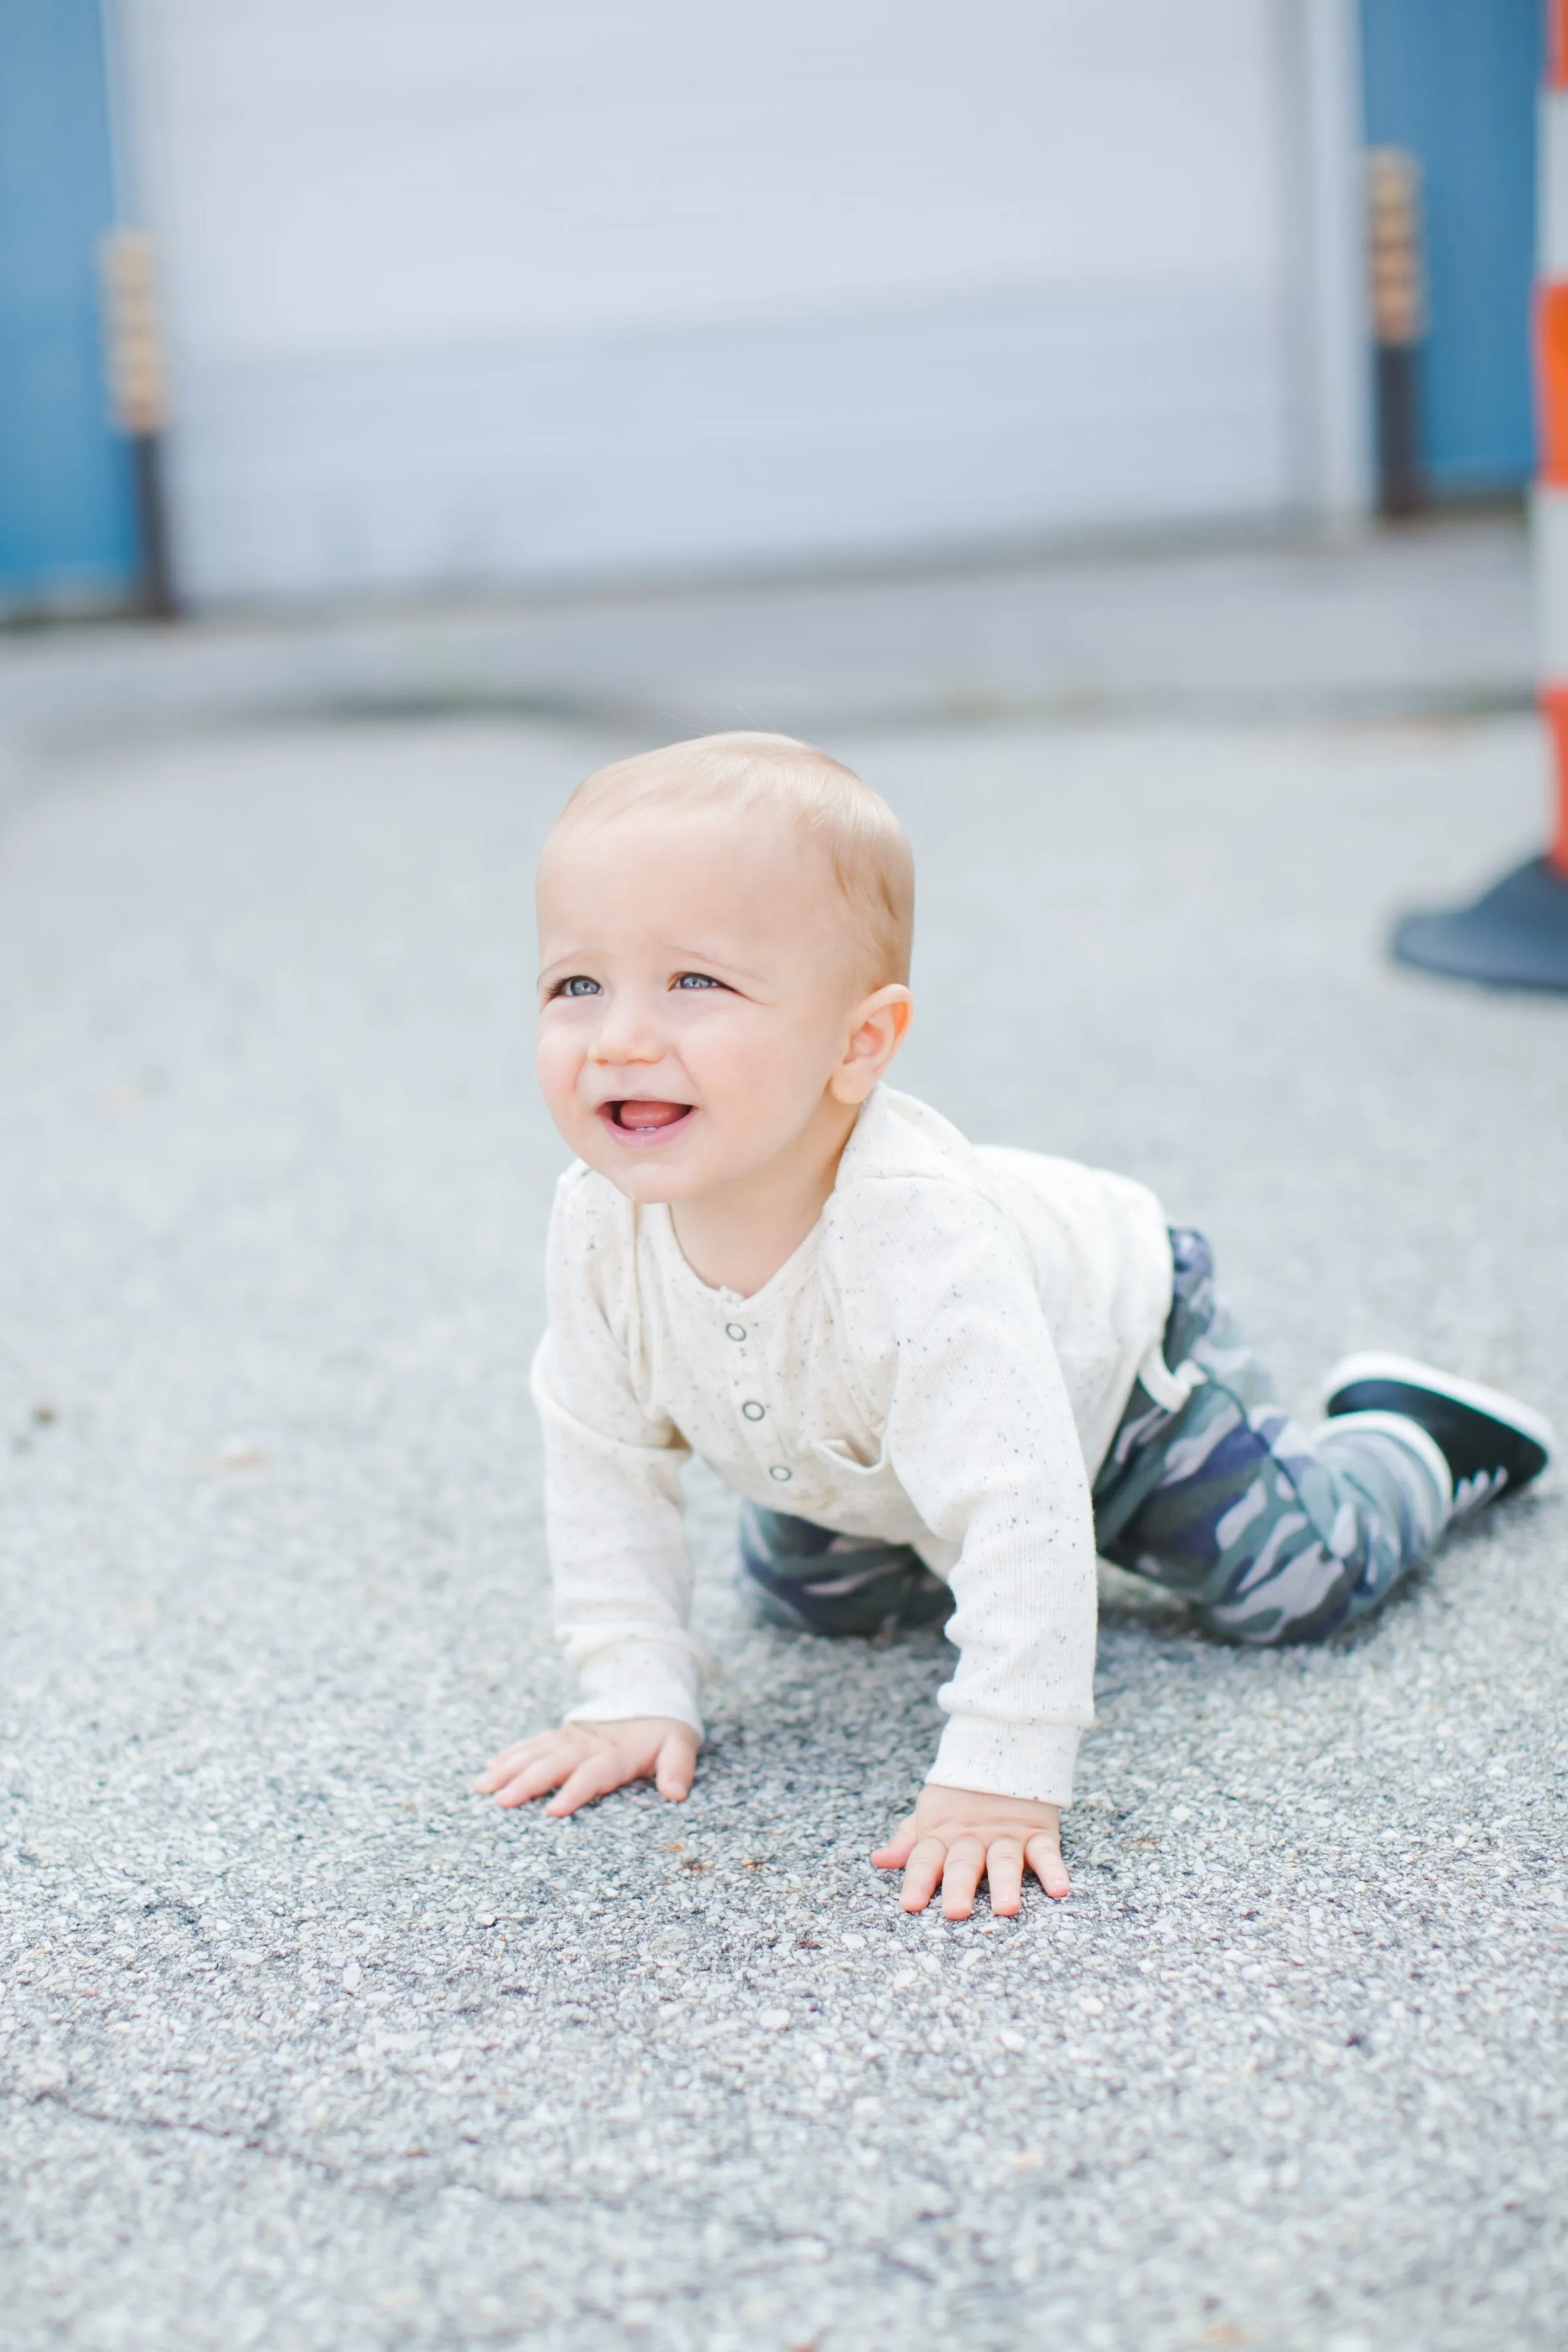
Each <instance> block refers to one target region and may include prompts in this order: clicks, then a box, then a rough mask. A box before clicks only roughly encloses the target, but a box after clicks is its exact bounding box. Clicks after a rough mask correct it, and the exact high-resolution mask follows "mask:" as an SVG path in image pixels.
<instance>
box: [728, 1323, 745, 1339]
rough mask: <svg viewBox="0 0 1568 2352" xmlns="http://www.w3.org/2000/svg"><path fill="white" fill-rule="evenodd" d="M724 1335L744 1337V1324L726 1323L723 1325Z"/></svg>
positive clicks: (735, 1337)
mask: <svg viewBox="0 0 1568 2352" xmlns="http://www.w3.org/2000/svg"><path fill="white" fill-rule="evenodd" d="M724 1336H725V1338H726V1339H745V1337H746V1326H745V1324H744V1323H727V1324H726V1325H725V1327H724Z"/></svg>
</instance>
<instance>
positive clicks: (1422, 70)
mask: <svg viewBox="0 0 1568 2352" xmlns="http://www.w3.org/2000/svg"><path fill="white" fill-rule="evenodd" d="M1361 23H1362V55H1363V66H1364V78H1365V80H1364V101H1365V120H1366V137H1367V142H1368V144H1369V145H1371V146H1375V147H1382V146H1388V147H1404V148H1406V149H1408V150H1409V151H1410V152H1412V153H1414V154H1415V155H1416V157H1417V158H1418V159H1419V161H1420V164H1421V171H1422V183H1423V188H1422V195H1423V213H1424V217H1425V225H1426V238H1427V288H1428V308H1429V320H1430V325H1429V331H1428V335H1427V343H1426V346H1425V350H1424V352H1423V354H1422V362H1421V404H1422V411H1423V427H1424V430H1423V441H1424V445H1425V446H1424V450H1423V456H1424V458H1425V467H1426V473H1427V480H1428V482H1429V483H1430V485H1431V487H1432V488H1433V489H1434V490H1435V491H1436V492H1437V494H1438V495H1439V496H1442V495H1445V494H1446V495H1448V496H1449V497H1464V496H1473V495H1476V494H1479V493H1485V492H1487V491H1495V490H1507V489H1513V488H1518V487H1520V486H1521V484H1523V483H1524V482H1526V481H1528V480H1529V478H1530V476H1531V472H1532V471H1533V466H1534V447H1535V431H1534V422H1533V414H1532V400H1531V361H1530V348H1531V344H1530V302H1531V280H1532V278H1533V276H1534V255H1535V110H1536V98H1537V92H1538V90H1539V88H1540V83H1541V78H1542V59H1543V57H1544V53H1545V39H1546V32H1545V10H1544V7H1543V5H1542V0H1361Z"/></svg>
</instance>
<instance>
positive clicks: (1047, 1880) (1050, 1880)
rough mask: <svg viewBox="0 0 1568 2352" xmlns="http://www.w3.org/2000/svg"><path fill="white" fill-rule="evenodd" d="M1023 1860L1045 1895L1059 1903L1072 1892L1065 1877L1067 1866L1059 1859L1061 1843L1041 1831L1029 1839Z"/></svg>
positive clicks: (1069, 1881)
mask: <svg viewBox="0 0 1568 2352" xmlns="http://www.w3.org/2000/svg"><path fill="white" fill-rule="evenodd" d="M1024 1860H1025V1861H1026V1862H1027V1863H1028V1864H1029V1866H1030V1869H1031V1870H1032V1871H1033V1873H1034V1874H1035V1876H1036V1877H1037V1878H1038V1879H1039V1881H1040V1885H1042V1886H1043V1887H1044V1889H1045V1891H1046V1893H1047V1894H1048V1895H1051V1896H1053V1897H1054V1898H1055V1900H1057V1901H1058V1902H1060V1901H1061V1897H1062V1896H1063V1895H1071V1892H1072V1881H1071V1878H1069V1876H1068V1875H1067V1865H1066V1864H1065V1863H1064V1862H1063V1861H1062V1859H1061V1839H1060V1838H1055V1837H1050V1836H1048V1835H1047V1834H1046V1832H1044V1831H1043V1830H1042V1831H1041V1832H1040V1835H1039V1836H1038V1837H1031V1838H1030V1842H1029V1843H1028V1845H1026V1846H1025V1848H1024Z"/></svg>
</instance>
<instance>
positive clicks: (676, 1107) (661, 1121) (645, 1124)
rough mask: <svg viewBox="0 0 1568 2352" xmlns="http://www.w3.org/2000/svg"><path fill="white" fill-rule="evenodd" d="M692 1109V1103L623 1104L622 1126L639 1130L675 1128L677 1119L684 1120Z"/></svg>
mask: <svg viewBox="0 0 1568 2352" xmlns="http://www.w3.org/2000/svg"><path fill="white" fill-rule="evenodd" d="M690 1108H691V1105H690V1103H668V1102H623V1103H622V1106H621V1124H622V1127H631V1128H636V1129H648V1128H651V1127H673V1126H674V1123H675V1121H676V1119H678V1118H685V1115H686V1113H687V1111H689V1110H690Z"/></svg>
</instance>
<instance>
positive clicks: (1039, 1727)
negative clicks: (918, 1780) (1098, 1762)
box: [925, 1715, 1083, 1805]
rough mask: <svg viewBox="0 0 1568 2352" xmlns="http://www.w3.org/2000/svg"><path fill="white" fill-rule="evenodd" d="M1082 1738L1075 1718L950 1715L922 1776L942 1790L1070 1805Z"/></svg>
mask: <svg viewBox="0 0 1568 2352" xmlns="http://www.w3.org/2000/svg"><path fill="white" fill-rule="evenodd" d="M1082 1737H1083V1735H1082V1731H1081V1729H1080V1728H1079V1727H1078V1725H1077V1724H1075V1723H994V1722H991V1721H989V1720H988V1718H987V1717H984V1716H979V1715H951V1716H949V1717H948V1718H947V1723H946V1729H945V1730H944V1731H943V1734H942V1738H941V1742H940V1745H939V1746H938V1748H937V1750H936V1762H935V1764H933V1766H932V1767H931V1769H930V1771H929V1772H928V1773H927V1774H926V1776H925V1777H926V1779H927V1780H936V1781H938V1782H940V1784H941V1785H942V1786H943V1787H944V1788H947V1789H978V1790H982V1791H984V1793H985V1794H986V1795H988V1796H992V1797H1028V1798H1031V1799H1033V1800H1034V1801H1036V1802H1037V1803H1040V1804H1046V1805H1070V1804H1071V1802H1072V1769H1073V1766H1074V1765H1075V1764H1076V1762H1077V1760H1078V1743H1079V1741H1080V1739H1082Z"/></svg>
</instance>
